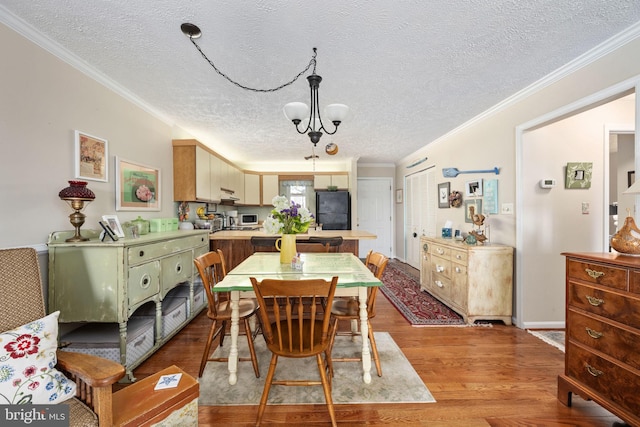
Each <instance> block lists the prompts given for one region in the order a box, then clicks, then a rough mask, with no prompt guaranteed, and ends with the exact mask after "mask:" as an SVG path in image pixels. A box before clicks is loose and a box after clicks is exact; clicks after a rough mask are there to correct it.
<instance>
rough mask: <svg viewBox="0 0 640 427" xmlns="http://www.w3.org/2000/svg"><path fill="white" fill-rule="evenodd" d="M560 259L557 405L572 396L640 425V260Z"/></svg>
mask: <svg viewBox="0 0 640 427" xmlns="http://www.w3.org/2000/svg"><path fill="white" fill-rule="evenodd" d="M563 255H564V256H566V277H567V283H566V304H567V306H566V343H565V344H566V345H565V348H566V350H565V351H566V352H565V370H564V374H562V375H559V376H558V400H560V401H561V402H562V403H563V404H565V405H567V406H571V395H572V393H577V394H579V395H580V396H582V397H584V398H588V399H591V400H593V401H594V402H596V403H598V404H599V405H601V406H602V407H604V408H605V409H607V410H608V411H610V412H612V413H613V414H615V415H617V416H618V417H620V418H621V419H622V420H624V421H625V422H627V423H629V424H630V425H634V426H635V425H640V415H639V414H640V395H639V394H638V389H639V388H640V258H637V257H632V256H628V255H617V254H612V253H563Z"/></svg>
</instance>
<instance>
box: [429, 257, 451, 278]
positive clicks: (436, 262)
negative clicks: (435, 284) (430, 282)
mask: <svg viewBox="0 0 640 427" xmlns="http://www.w3.org/2000/svg"><path fill="white" fill-rule="evenodd" d="M431 273H432V274H438V275H441V276H444V277H446V278H451V261H449V260H448V259H445V258H440V257H437V256H434V257H431Z"/></svg>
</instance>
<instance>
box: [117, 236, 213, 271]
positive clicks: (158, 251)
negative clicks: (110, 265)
mask: <svg viewBox="0 0 640 427" xmlns="http://www.w3.org/2000/svg"><path fill="white" fill-rule="evenodd" d="M205 242H206V240H205V238H204V237H202V236H189V237H184V238H179V239H171V240H165V241H162V242H157V243H150V244H148V245H140V246H132V247H129V248H127V260H128V262H129V265H135V264H140V263H141V262H146V261H149V260H152V259H155V258H159V257H162V256H166V255H171V254H173V253H176V252H182V251H185V250H187V249H191V248H193V247H197V246H202V245H204V244H206V243H205Z"/></svg>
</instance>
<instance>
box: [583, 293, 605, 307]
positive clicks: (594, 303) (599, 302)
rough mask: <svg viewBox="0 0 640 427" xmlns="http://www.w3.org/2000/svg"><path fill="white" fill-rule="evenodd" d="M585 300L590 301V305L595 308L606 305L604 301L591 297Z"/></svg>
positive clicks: (587, 296)
mask: <svg viewBox="0 0 640 427" xmlns="http://www.w3.org/2000/svg"><path fill="white" fill-rule="evenodd" d="M585 298H586V299H587V301H589V304H591V305H592V306H594V307H598V306H599V305H602V304H604V300H603V299H601V298H596V297H592V296H591V295H585Z"/></svg>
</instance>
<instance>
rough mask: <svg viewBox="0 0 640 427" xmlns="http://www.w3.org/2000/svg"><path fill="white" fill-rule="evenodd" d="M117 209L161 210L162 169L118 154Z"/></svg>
mask: <svg viewBox="0 0 640 427" xmlns="http://www.w3.org/2000/svg"><path fill="white" fill-rule="evenodd" d="M116 210H117V211H159V210H160V169H157V168H154V167H153V166H148V165H144V164H142V163H138V162H132V161H130V160H125V159H122V158H118V157H117V156H116Z"/></svg>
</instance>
